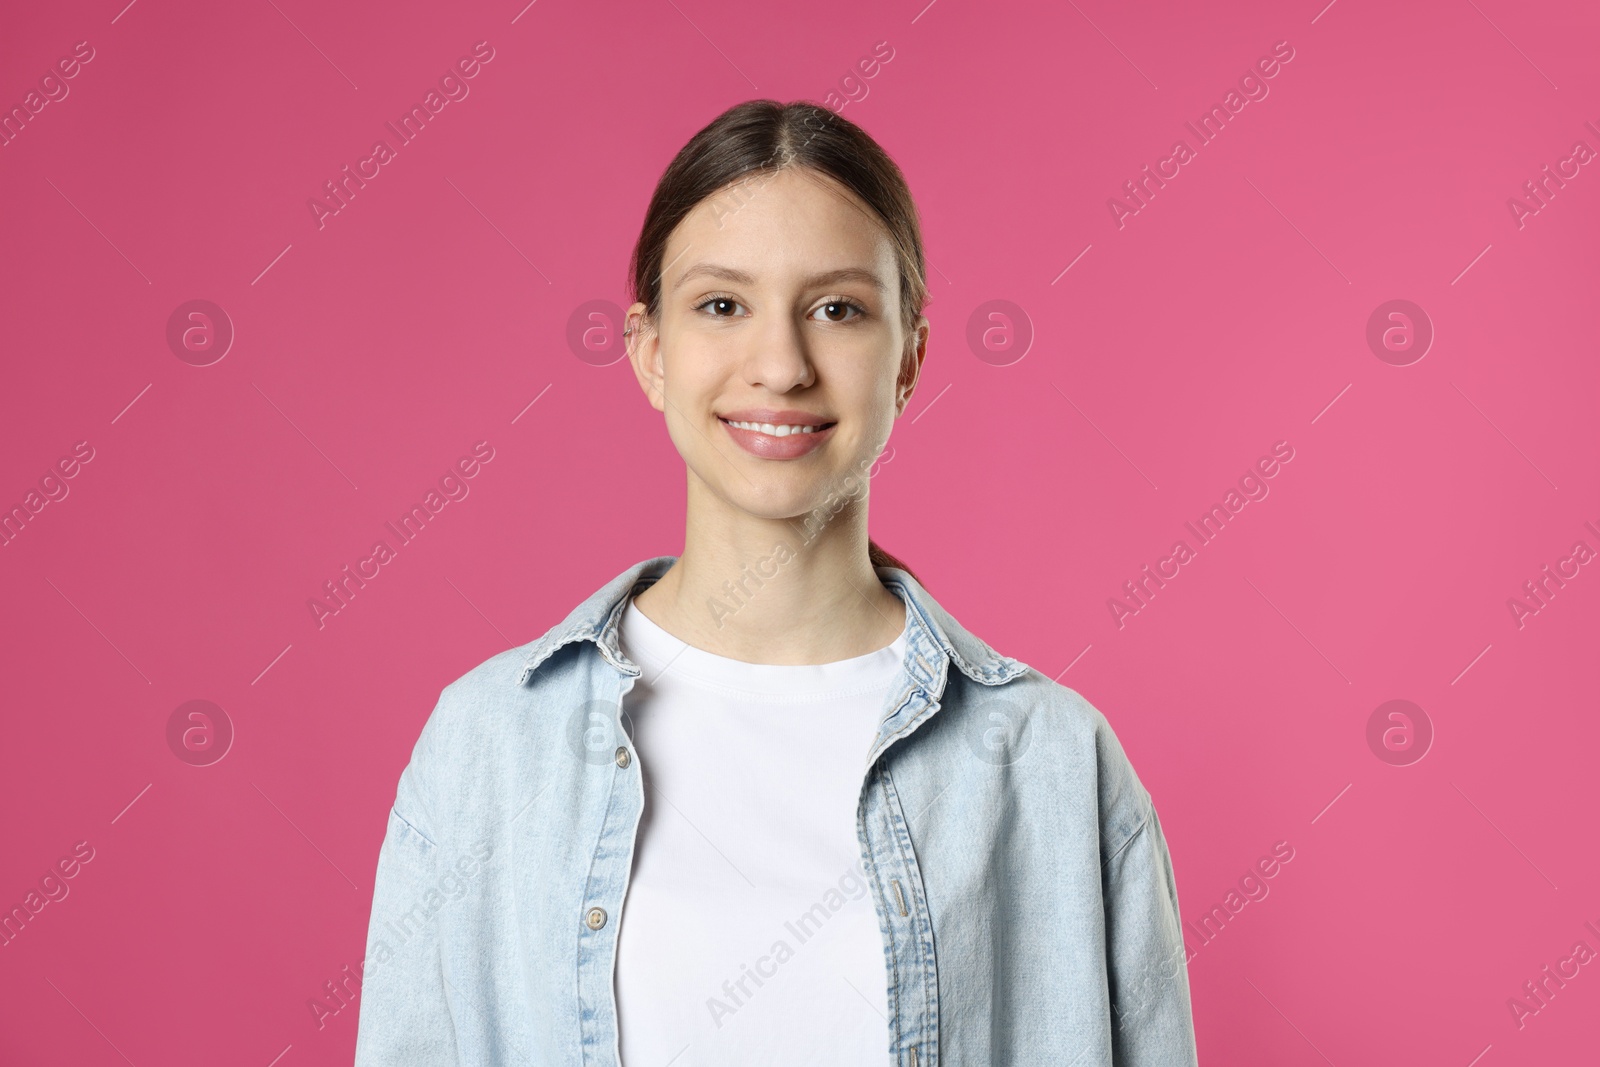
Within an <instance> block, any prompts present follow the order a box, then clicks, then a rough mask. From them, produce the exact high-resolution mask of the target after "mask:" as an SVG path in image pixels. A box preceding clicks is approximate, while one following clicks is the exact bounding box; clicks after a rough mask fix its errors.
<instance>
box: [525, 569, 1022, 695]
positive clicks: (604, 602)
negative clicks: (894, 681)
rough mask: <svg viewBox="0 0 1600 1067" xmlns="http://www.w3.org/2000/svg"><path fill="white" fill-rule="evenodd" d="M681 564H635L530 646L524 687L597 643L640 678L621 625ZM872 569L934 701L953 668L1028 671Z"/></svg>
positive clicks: (890, 573) (885, 572)
mask: <svg viewBox="0 0 1600 1067" xmlns="http://www.w3.org/2000/svg"><path fill="white" fill-rule="evenodd" d="M677 559H678V557H677V556H655V557H653V558H651V559H647V560H642V561H640V562H638V563H635V564H634V565H633V566H631V567H629V568H628V569H627V570H625V571H623V572H622V573H621V574H619V575H617V576H616V577H615V578H613V579H611V580H610V581H609V582H607V583H606V584H605V585H603V586H601V587H600V588H599V589H598V590H596V591H595V592H594V593H592V594H591V595H590V596H589V597H588V599H586V600H584V601H583V603H581V604H579V605H578V606H577V607H575V608H573V609H572V611H571V612H570V613H569V614H568V615H567V617H566V618H565V619H563V620H562V621H561V622H560V623H558V624H556V625H555V626H553V627H551V628H550V630H549V631H548V632H546V633H545V635H544V636H543V637H540V638H539V639H538V640H536V641H534V642H533V643H532V644H531V645H529V646H528V657H527V659H526V660H525V661H524V662H523V666H522V673H521V675H520V677H519V680H520V682H521V684H523V685H527V684H528V681H529V679H531V678H532V677H533V673H534V671H535V670H537V669H538V667H539V665H540V664H541V663H543V662H544V661H545V660H547V659H549V658H550V656H551V655H552V654H554V653H555V651H556V650H557V649H559V648H561V647H562V646H564V645H568V644H571V643H572V642H573V641H593V642H594V643H595V646H596V647H597V648H598V649H599V652H600V655H601V656H602V657H603V658H604V659H605V660H606V662H608V663H610V664H611V665H612V666H613V667H615V668H616V669H617V670H618V671H621V672H622V673H623V674H629V675H636V674H638V673H639V668H638V667H637V666H636V665H634V664H631V663H630V662H629V661H628V660H627V658H626V657H625V656H623V654H622V651H621V649H620V648H619V647H618V644H617V629H618V622H619V620H620V619H621V616H622V612H623V609H624V608H626V607H627V603H628V599H629V598H630V597H631V596H632V595H633V594H634V593H635V592H641V591H643V590H644V589H645V588H646V587H648V586H649V585H651V584H653V583H654V582H655V581H656V580H657V579H658V578H660V577H661V576H662V575H663V574H665V573H666V572H667V570H668V568H670V567H671V566H672V565H673V564H674V563H675V562H677ZM874 569H875V570H876V571H877V573H878V578H879V580H880V581H882V582H883V584H884V585H885V586H886V587H887V588H888V589H889V590H890V591H891V592H893V593H895V594H896V595H897V596H899V597H900V599H901V600H903V601H904V602H905V603H906V610H907V615H906V637H907V640H906V658H905V667H906V672H907V674H908V675H909V676H910V677H911V678H913V679H915V680H916V681H917V683H918V684H919V685H921V686H923V688H925V689H927V690H928V691H929V693H930V695H932V696H933V697H934V698H935V699H937V698H938V696H939V694H940V692H941V691H942V690H943V689H944V679H945V672H946V666H947V664H949V663H954V664H955V665H956V668H957V669H958V670H960V671H961V673H962V674H965V675H966V676H967V677H969V678H971V679H972V680H973V681H975V682H979V683H981V684H983V685H1000V684H1001V683H1003V682H1008V681H1010V680H1011V679H1013V678H1015V677H1017V676H1018V675H1019V674H1022V673H1024V672H1025V671H1027V669H1028V666H1027V664H1025V663H1021V662H1019V661H1017V660H1015V659H1012V658H1011V657H1009V656H1002V655H1000V654H999V653H998V652H996V651H995V650H994V649H992V648H990V647H989V646H988V645H987V644H986V643H984V642H983V641H982V640H980V639H979V638H978V637H976V636H974V635H973V634H971V633H969V632H967V630H966V629H965V628H964V627H962V626H961V624H960V623H958V622H956V620H955V619H954V618H952V617H951V616H950V614H949V613H948V612H946V611H945V610H944V609H943V608H942V607H940V606H939V603H938V601H936V600H934V599H933V597H932V596H931V595H930V594H929V593H928V591H927V590H926V589H924V588H923V587H922V583H920V582H918V581H917V580H916V579H915V578H913V577H912V576H911V574H910V573H909V572H908V571H905V570H902V569H901V568H899V567H876V568H874Z"/></svg>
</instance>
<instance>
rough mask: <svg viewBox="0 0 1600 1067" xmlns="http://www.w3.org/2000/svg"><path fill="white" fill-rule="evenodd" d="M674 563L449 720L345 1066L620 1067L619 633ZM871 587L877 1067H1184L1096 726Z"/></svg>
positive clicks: (401, 841)
mask: <svg viewBox="0 0 1600 1067" xmlns="http://www.w3.org/2000/svg"><path fill="white" fill-rule="evenodd" d="M675 559H676V557H673V556H658V557H655V558H653V559H650V560H646V561H644V562H641V563H637V564H635V565H633V566H632V567H629V568H628V569H627V570H625V571H624V572H623V573H621V574H620V575H618V576H617V577H616V578H614V579H612V580H611V581H610V582H608V583H606V585H605V586H603V587H602V588H601V589H600V590H598V591H597V592H596V593H594V594H593V595H592V596H590V597H589V598H588V599H587V600H585V601H584V602H583V603H582V604H580V605H578V607H577V608H576V609H574V610H573V611H572V613H571V614H570V615H568V616H567V618H566V619H565V620H564V621H563V622H561V623H560V624H559V625H558V626H555V627H554V628H552V629H551V630H550V631H549V632H547V633H546V634H545V635H544V636H542V637H540V638H539V639H538V640H536V641H534V642H533V643H532V644H529V645H524V646H522V647H521V648H514V649H510V650H508V651H505V652H502V653H500V654H499V655H496V656H494V657H492V658H490V659H488V660H486V661H485V662H483V663H481V664H479V665H478V666H477V667H474V668H473V669H472V670H470V671H468V672H467V673H466V674H464V675H463V676H462V677H460V678H459V679H457V680H456V681H454V682H452V683H451V684H450V685H448V686H446V687H445V688H444V690H443V692H442V693H441V694H440V697H439V701H438V704H437V706H436V707H435V708H434V711H433V713H432V715H431V716H430V717H429V719H428V721H427V724H426V725H425V726H424V727H423V730H422V733H421V736H420V737H419V739H418V741H417V743H416V747H415V749H414V750H413V752H412V757H411V761H410V763H409V764H408V765H407V766H406V768H405V770H404V771H403V772H402V773H401V775H400V781H399V786H398V788H397V790H396V794H395V801H394V807H393V809H392V810H391V811H390V813H389V822H388V830H387V833H386V835H385V837H384V841H383V846H382V849H381V850H380V852H379V855H378V872H377V883H376V886H375V888H374V891H373V901H372V916H371V922H370V926H369V931H368V939H367V954H366V959H365V961H364V963H363V969H362V975H361V980H360V998H361V1012H360V1029H359V1033H358V1037H357V1042H356V1064H357V1067H402V1065H412V1064H418V1065H420V1064H428V1065H434V1064H452V1065H454V1064H460V1065H480V1064H494V1065H507V1067H512V1065H538V1067H545V1065H560V1067H579V1065H583V1067H591V1065H602V1064H603V1065H617V1064H619V1063H620V1053H619V1042H618V1030H617V1008H616V1000H615V997H614V995H613V989H614V986H613V971H614V966H615V960H616V945H617V941H616V937H617V928H618V924H619V920H620V918H621V915H622V909H623V906H624V900H625V897H626V894H627V888H628V877H629V873H630V870H631V867H632V860H633V848H634V839H635V831H636V828H637V826H638V822H639V815H640V812H641V810H642V809H643V805H644V795H645V794H644V786H643V783H642V781H641V778H640V774H641V771H642V770H645V763H646V761H647V760H648V758H649V756H648V753H646V754H645V755H644V757H643V758H642V759H641V757H640V754H639V753H637V752H635V751H634V749H633V746H632V743H631V742H630V740H629V738H628V735H627V732H626V730H625V729H624V722H619V709H620V707H621V705H622V697H623V695H624V694H625V693H626V692H627V691H628V690H629V689H630V688H631V687H632V685H633V683H634V680H635V679H636V678H638V677H639V674H640V669H639V667H638V666H637V665H635V664H634V663H632V662H630V661H629V660H628V659H627V658H626V657H625V656H624V655H623V654H622V652H621V650H620V648H619V646H618V642H617V630H618V619H619V617H620V616H621V613H622V611H623V609H624V608H625V607H626V606H627V602H628V598H629V597H630V596H631V595H632V594H634V593H637V592H640V591H642V590H643V589H645V588H646V587H648V586H649V585H650V584H652V583H653V582H655V581H656V580H657V579H658V578H659V577H660V576H661V575H662V574H664V573H665V572H666V570H667V569H668V567H669V566H670V565H671V564H672V563H673V562H674V561H675ZM876 570H877V574H878V577H879V580H880V581H881V582H882V583H883V584H884V586H885V587H886V588H888V589H889V590H890V591H891V592H893V593H894V594H895V595H896V596H898V597H900V599H901V600H902V601H904V602H905V604H906V609H907V626H906V638H907V640H906V651H905V658H904V661H903V663H902V665H901V670H900V672H899V674H898V675H897V676H896V680H895V682H894V684H893V686H892V687H891V689H890V692H889V697H888V699H887V701H886V703H885V705H884V707H883V717H882V721H881V723H880V725H879V727H878V731H877V735H876V737H875V738H874V740H873V743H872V746H871V748H870V750H869V751H867V752H865V753H863V754H862V755H863V758H862V763H861V773H862V780H861V792H860V796H859V799H858V802H857V810H856V833H857V837H858V839H859V842H860V846H861V865H862V869H863V870H864V871H865V876H866V879H867V881H868V884H869V895H870V896H871V898H872V900H873V904H874V906H875V908H876V910H877V914H878V925H879V930H880V932H881V934H882V937H883V953H884V963H885V976H886V980H887V987H888V1007H889V1018H888V1020H887V1022H886V1025H885V1027H884V1050H885V1059H884V1060H880V1061H878V1062H879V1063H885V1062H887V1063H889V1064H893V1065H895V1067H976V1065H980V1064H981V1065H994V1067H1000V1065H1017V1067H1021V1065H1027V1067H1039V1065H1045V1064H1049V1065H1060V1067H1089V1065H1094V1067H1104V1065H1106V1064H1114V1065H1137V1067H1158V1065H1159V1067H1179V1065H1184V1064H1194V1063H1195V1062H1196V1060H1195V1041H1194V1027H1193V1022H1192V1019H1191V1016H1190V1007H1189V982H1188V971H1187V966H1186V964H1187V958H1186V954H1185V949H1184V944H1183V938H1182V934H1181V932H1180V929H1179V912H1178V894H1177V885H1176V881H1175V879H1174V876H1173V871H1172V861H1171V858H1170V857H1169V855H1168V852H1167V846H1166V841H1165V838H1164V837H1163V836H1162V832H1161V824H1160V822H1159V820H1158V819H1157V818H1156V811H1155V807H1154V806H1153V804H1152V802H1151V799H1150V795H1149V793H1148V792H1146V790H1145V789H1144V787H1143V785H1142V784H1141V783H1140V781H1139V778H1138V776H1137V775H1136V774H1135V773H1134V770H1133V767H1132V766H1131V765H1130V764H1129V762H1128V758H1127V756H1126V755H1125V754H1124V752H1123V750H1122V747H1121V745H1120V744H1119V743H1118V741H1117V738H1116V735H1115V734H1113V733H1112V730H1111V727H1110V725H1109V724H1108V723H1107V722H1106V719H1105V717H1104V716H1103V715H1101V714H1100V712H1099V711H1097V710H1096V709H1095V708H1094V707H1093V706H1091V705H1090V704H1089V702H1088V701H1087V700H1085V699H1084V698H1083V697H1082V696H1079V695H1078V694H1077V693H1076V692H1074V691H1073V690H1071V689H1069V688H1067V687H1065V686H1062V685H1060V684H1058V683H1056V682H1055V681H1052V680H1051V679H1049V678H1047V677H1045V676H1044V675H1042V674H1040V673H1039V672H1037V671H1035V670H1034V669H1033V668H1031V667H1029V666H1028V665H1027V664H1024V663H1021V662H1019V661H1017V660H1015V659H1011V658H1009V657H1006V656H1002V655H1000V654H998V653H997V652H995V651H994V650H993V649H992V648H990V647H989V646H988V645H987V644H985V643H984V642H983V641H981V640H979V639H978V638H977V637H974V636H973V635H972V634H970V633H968V632H967V631H966V630H965V629H963V628H962V627H961V626H960V625H959V624H958V623H957V622H956V621H955V620H954V619H953V618H951V617H950V615H948V614H947V613H946V612H945V611H944V610H943V609H942V608H940V606H939V605H938V604H937V603H936V602H935V601H934V599H933V598H932V597H931V596H929V595H928V592H927V590H925V589H924V588H923V587H922V586H921V584H920V583H918V582H917V580H916V579H915V578H913V577H912V576H911V575H910V574H909V573H907V572H906V571H904V570H901V569H899V568H894V567H879V568H877V569H876ZM757 595H759V594H757ZM748 758H749V759H752V760H759V759H761V753H760V752H759V751H753V752H751V753H749V756H748ZM707 773H715V769H714V768H708V769H707ZM716 993H717V991H710V990H708V995H714V994H716ZM817 1024H818V1025H819V1026H825V1025H827V1021H826V1020H820V1019H819V1020H818V1021H817ZM627 1067H666V1065H665V1064H633V1063H630V1064H628V1065H627Z"/></svg>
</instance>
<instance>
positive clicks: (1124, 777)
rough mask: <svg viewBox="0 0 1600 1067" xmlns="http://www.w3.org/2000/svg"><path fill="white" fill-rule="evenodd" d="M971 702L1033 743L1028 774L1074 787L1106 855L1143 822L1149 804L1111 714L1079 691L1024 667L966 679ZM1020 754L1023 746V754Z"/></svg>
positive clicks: (1117, 849) (1150, 804)
mask: <svg viewBox="0 0 1600 1067" xmlns="http://www.w3.org/2000/svg"><path fill="white" fill-rule="evenodd" d="M972 688H973V689H976V690H981V691H982V692H979V693H976V694H974V698H975V699H974V703H975V706H976V707H977V708H978V709H980V711H982V712H983V713H984V715H983V716H982V717H985V718H990V717H992V715H993V714H994V713H996V712H999V713H1000V714H1001V715H1002V716H1005V717H1007V718H1010V717H1011V716H1013V715H1015V716H1016V717H1017V721H1018V727H1017V729H1018V730H1019V731H1021V732H1020V733H1019V735H1018V743H1025V744H1027V745H1028V746H1029V747H1030V748H1032V747H1037V749H1038V751H1037V753H1036V755H1037V756H1038V757H1040V758H1038V759H1037V760H1034V761H1028V760H1026V758H1024V759H1022V760H1020V761H1019V764H1022V763H1028V762H1032V763H1033V764H1034V767H1033V768H1032V769H1034V770H1035V771H1036V773H1039V774H1043V775H1046V776H1048V777H1049V778H1050V779H1051V780H1054V781H1056V782H1060V783H1062V784H1064V785H1065V786H1066V787H1068V788H1074V789H1076V790H1077V791H1079V792H1080V793H1082V794H1085V796H1084V799H1085V800H1088V799H1089V798H1090V794H1091V793H1092V802H1093V803H1094V805H1095V807H1096V810H1097V812H1098V817H1099V823H1100V833H1101V838H1102V847H1103V850H1104V853H1105V855H1106V856H1107V857H1108V858H1109V857H1110V856H1113V855H1115V854H1116V853H1117V852H1119V851H1120V850H1121V849H1122V847H1123V846H1125V845H1126V844H1127V843H1128V842H1129V841H1131V840H1132V839H1133V838H1134V837H1135V836H1137V834H1138V833H1139V831H1140V830H1142V829H1143V828H1144V825H1145V822H1146V820H1148V819H1149V817H1150V815H1151V813H1152V811H1153V807H1154V806H1153V804H1152V801H1151V799H1150V794H1149V792H1148V791H1147V790H1146V789H1145V787H1144V784H1143V783H1142V782H1141V781H1140V780H1139V775H1138V772H1136V771H1135V770H1134V767H1133V764H1132V762H1131V761H1130V760H1129V759H1128V754H1127V752H1126V751H1125V750H1124V749H1123V747H1122V742H1121V741H1120V740H1118V738H1117V733H1116V730H1115V729H1114V728H1113V727H1112V724H1111V721H1110V720H1109V719H1108V718H1107V717H1106V715H1105V714H1103V713H1102V712H1101V711H1100V709H1099V708H1098V707H1096V706H1095V705H1094V704H1093V703H1092V702H1090V700H1089V699H1088V698H1087V697H1085V696H1084V695H1083V694H1082V693H1080V692H1078V691H1077V690H1076V689H1073V688H1071V687H1070V686H1066V685H1062V684H1061V683H1060V682H1057V681H1055V680H1054V679H1052V678H1050V677H1049V676H1047V675H1044V674H1041V673H1040V672H1039V671H1037V670H1035V669H1034V668H1032V667H1028V668H1027V670H1025V671H1023V672H1022V673H1021V674H1019V675H1018V676H1017V677H1015V678H1013V679H1012V680H1010V681H1008V682H1005V683H1003V684H1001V685H996V686H973V687H972ZM1024 756H1026V753H1024Z"/></svg>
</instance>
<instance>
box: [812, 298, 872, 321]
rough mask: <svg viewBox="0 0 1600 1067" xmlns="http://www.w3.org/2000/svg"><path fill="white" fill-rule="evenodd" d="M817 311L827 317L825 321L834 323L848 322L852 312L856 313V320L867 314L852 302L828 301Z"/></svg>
mask: <svg viewBox="0 0 1600 1067" xmlns="http://www.w3.org/2000/svg"><path fill="white" fill-rule="evenodd" d="M817 311H818V312H821V313H822V314H823V315H825V316H827V319H826V321H828V322H836V323H845V322H850V321H851V316H850V312H852V311H854V312H855V313H856V314H855V317H856V318H859V317H860V316H862V315H865V314H866V313H867V312H866V309H865V308H863V307H862V306H861V305H860V304H857V303H856V302H855V301H853V300H830V301H828V302H827V303H826V304H823V305H822V306H821V307H819V308H817ZM815 314H816V313H815V312H813V315H815Z"/></svg>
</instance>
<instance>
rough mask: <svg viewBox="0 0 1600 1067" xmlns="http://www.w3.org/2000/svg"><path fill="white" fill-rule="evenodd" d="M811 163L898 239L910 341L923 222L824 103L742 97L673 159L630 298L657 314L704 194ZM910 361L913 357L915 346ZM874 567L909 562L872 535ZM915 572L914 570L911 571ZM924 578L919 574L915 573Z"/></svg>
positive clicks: (884, 156)
mask: <svg viewBox="0 0 1600 1067" xmlns="http://www.w3.org/2000/svg"><path fill="white" fill-rule="evenodd" d="M789 167H809V168H810V169H812V170H815V171H817V172H819V173H821V174H825V175H827V176H828V177H830V178H832V179H833V180H835V181H837V182H838V183H839V184H840V185H842V186H844V187H845V188H846V189H848V190H850V191H851V192H852V193H854V194H855V195H856V196H858V197H860V198H861V200H862V201H863V202H865V203H866V205H867V206H868V207H869V208H871V209H872V211H873V213H874V214H876V215H877V217H878V219H879V220H880V221H881V222H882V223H883V226H884V228H885V229H886V230H887V231H888V234H889V239H890V240H891V241H892V242H893V243H894V247H895V254H896V258H897V259H898V261H899V265H900V315H901V319H902V321H903V323H904V325H905V330H906V333H907V335H908V337H912V336H914V335H913V330H914V329H915V325H916V321H917V317H918V316H919V315H921V314H922V307H923V305H924V304H925V303H927V300H928V282H927V264H926V260H925V259H924V256H923V251H922V225H921V221H920V219H919V218H918V215H917V206H916V203H915V202H914V201H913V200H912V199H911V190H910V188H909V187H908V186H907V184H906V180H905V176H904V175H903V174H901V172H900V168H899V167H898V166H896V164H895V162H894V160H893V159H891V158H889V154H888V153H887V152H885V151H884V150H883V148H882V146H881V145H879V144H878V142H877V141H874V140H873V139H872V137H871V136H870V135H868V134H867V132H866V131H865V130H863V129H862V128H861V127H859V126H857V125H856V124H855V123H853V122H851V121H850V120H849V119H847V118H844V117H843V116H841V115H838V114H835V113H834V112H832V111H830V110H829V109H827V108H825V107H822V106H821V105H819V104H814V103H811V102H810V101H806V100H796V101H794V102H792V103H788V104H780V103H778V102H777V101H776V100H746V101H745V102H744V103H742V104H735V105H734V106H733V107H730V108H729V109H728V110H726V111H724V112H723V113H722V114H720V115H718V116H717V117H716V118H715V119H713V120H712V121H711V123H710V124H709V125H707V126H706V127H705V128H704V129H702V130H700V132H699V133H696V134H695V135H694V136H693V137H691V138H690V139H689V142H688V143H687V144H685V145H684V146H683V148H682V149H680V150H679V152H678V154H677V155H676V156H674V157H673V160H672V162H671V163H670V164H669V165H668V166H667V169H666V171H665V172H663V173H662V175H661V179H660V180H659V181H658V182H656V188H655V193H654V194H653V195H652V196H651V197H650V206H649V208H648V209H646V211H645V217H644V226H643V228H642V229H641V230H640V233H639V241H638V243H637V244H635V245H634V248H633V258H632V261H631V262H630V263H629V267H628V271H629V275H630V279H629V280H630V287H631V291H632V295H633V299H634V300H636V301H639V302H641V303H643V304H644V305H645V308H646V312H647V314H648V315H649V317H650V318H651V319H654V318H655V317H656V316H657V315H658V314H659V313H660V310H661V275H662V267H661V260H662V257H663V255H664V254H665V250H666V246H667V238H668V237H669V236H670V235H671V233H672V231H673V230H674V229H676V228H677V225H678V223H680V222H682V221H683V220H684V218H685V217H686V216H687V215H688V214H689V212H691V211H692V210H694V208H695V207H696V206H697V205H698V204H699V203H700V202H701V201H702V200H704V199H706V198H707V197H708V196H711V195H713V194H715V193H717V192H719V191H721V190H723V189H724V188H725V187H727V186H728V185H730V184H731V183H734V182H737V181H739V180H740V179H742V178H745V177H746V176H747V175H751V174H752V173H754V172H761V174H762V175H764V176H766V177H769V178H770V177H771V176H773V175H775V174H777V173H778V172H779V171H781V170H784V169H786V168H789ZM910 343H911V342H909V341H908V350H907V352H906V353H905V358H907V359H911V358H914V357H913V356H912V355H911V349H910V348H909V345H910ZM867 555H868V559H869V560H870V562H871V564H872V566H874V567H898V568H900V569H901V570H903V571H905V572H906V573H908V574H911V568H909V567H907V566H906V565H905V564H904V563H903V562H901V561H900V560H899V559H897V558H896V557H894V556H892V555H890V554H889V553H888V552H885V551H884V550H883V549H882V548H879V547H878V545H877V544H876V543H875V542H873V541H872V540H871V539H870V538H869V539H868V540H867ZM912 577H913V578H915V577H916V575H915V574H912ZM918 580H919V582H920V579H918Z"/></svg>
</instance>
